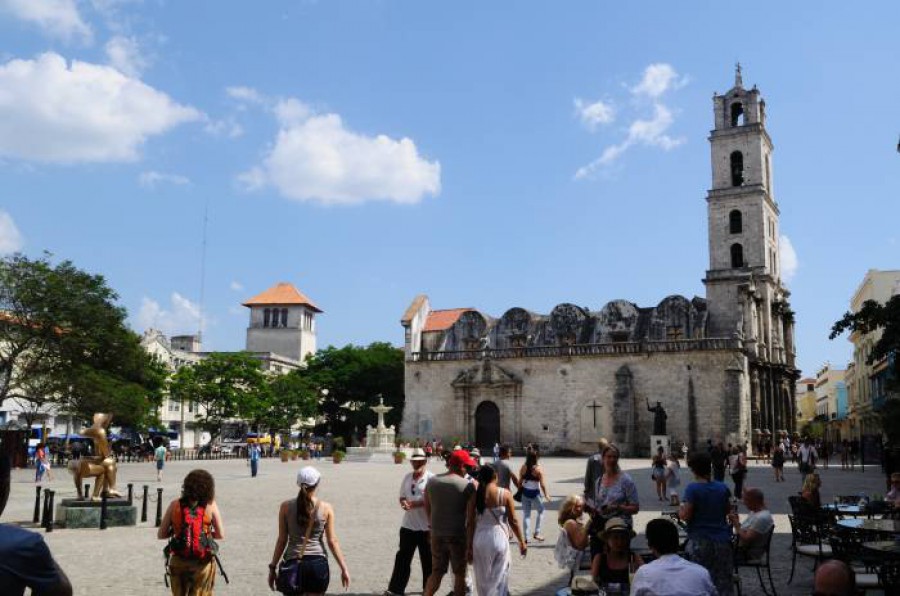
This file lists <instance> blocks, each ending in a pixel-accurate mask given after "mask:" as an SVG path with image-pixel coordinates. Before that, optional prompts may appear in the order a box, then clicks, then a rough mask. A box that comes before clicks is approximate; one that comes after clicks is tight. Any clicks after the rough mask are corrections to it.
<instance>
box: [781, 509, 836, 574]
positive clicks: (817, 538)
mask: <svg viewBox="0 0 900 596" xmlns="http://www.w3.org/2000/svg"><path fill="white" fill-rule="evenodd" d="M788 521H790V522H791V538H792V541H791V551H792V555H793V556H792V557H791V576H790V577H789V578H788V583H791V582H792V581H793V580H794V568H795V566H796V564H797V555H800V556H803V557H811V558H812V559H813V571H815V569H816V568H817V567H818V566H819V562H820V561H824V560H825V559H828V558H831V556H832V551H831V545H830V544H828V542H827V541H828V536H825V534H826V532H824V531H823V530H822V526H821V525H820V524H819V523H818V522H817V521H816V519H815V518H812V517H809V516H806V515H796V516H795V515H788Z"/></svg>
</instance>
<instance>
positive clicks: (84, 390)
mask: <svg viewBox="0 0 900 596" xmlns="http://www.w3.org/2000/svg"><path fill="white" fill-rule="evenodd" d="M117 299H118V296H117V295H116V293H115V292H114V291H113V290H112V289H111V288H110V287H109V286H108V285H107V284H106V280H105V279H104V278H103V276H100V275H93V274H90V273H87V272H85V271H82V270H80V269H78V268H77V267H75V266H74V265H73V264H72V263H71V262H70V261H63V262H61V263H58V264H53V263H52V262H51V260H50V255H49V254H44V255H43V257H42V258H40V259H34V260H32V259H29V258H27V257H25V256H24V255H21V254H14V255H11V256H8V257H5V258H3V259H0V400H2V399H5V398H12V399H14V400H15V401H16V402H18V403H19V404H20V405H21V406H22V407H23V409H24V410H25V412H26V418H28V417H29V416H31V417H32V418H33V417H34V416H35V415H36V414H37V413H38V412H40V411H43V410H45V409H46V407H47V406H49V405H51V404H52V405H55V406H57V407H59V408H60V409H62V410H63V411H70V412H73V413H74V414H75V415H77V416H79V417H81V418H84V419H89V418H90V417H91V415H92V414H93V413H94V412H95V411H98V410H108V411H111V412H112V413H113V414H115V415H116V418H117V420H118V422H119V423H126V424H139V423H140V422H141V421H143V420H145V419H146V417H147V416H148V415H149V414H150V412H151V410H152V409H153V406H154V405H156V404H158V403H159V400H160V398H161V392H160V389H161V385H162V379H163V377H162V370H161V368H160V367H159V366H158V365H157V364H155V363H154V361H153V359H152V358H150V357H149V356H148V355H147V354H146V353H145V352H144V351H143V350H142V349H141V346H140V340H139V338H138V337H137V335H135V334H134V333H133V332H132V331H130V330H129V329H128V328H127V327H126V325H125V317H126V313H125V310H124V309H123V308H122V307H121V306H118V305H117V304H116V300H117ZM93 408H97V409H93ZM92 409H93V410H92ZM29 423H31V420H29Z"/></svg>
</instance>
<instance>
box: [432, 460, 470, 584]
mask: <svg viewBox="0 0 900 596" xmlns="http://www.w3.org/2000/svg"><path fill="white" fill-rule="evenodd" d="M474 465H475V462H474V461H473V460H472V457H471V456H470V455H469V453H468V451H465V450H464V449H456V450H454V451H453V452H452V453H450V456H449V457H448V458H447V472H446V473H445V474H438V475H437V476H434V477H432V478H431V479H430V480H429V481H428V484H427V485H426V486H425V512H426V513H427V515H428V519H429V520H430V521H431V576H430V577H429V578H428V583H427V584H426V586H425V596H434V594H435V592H437V591H438V589H440V587H441V581H442V580H443V579H444V575H446V574H447V570H448V568H449V569H450V570H452V572H453V594H454V596H464V594H465V592H466V511H467V507H468V504H469V497H470V496H471V495H472V493H473V492H475V486H474V485H473V484H472V483H471V482H469V481H468V480H466V479H465V475H466V468H467V467H470V466H474Z"/></svg>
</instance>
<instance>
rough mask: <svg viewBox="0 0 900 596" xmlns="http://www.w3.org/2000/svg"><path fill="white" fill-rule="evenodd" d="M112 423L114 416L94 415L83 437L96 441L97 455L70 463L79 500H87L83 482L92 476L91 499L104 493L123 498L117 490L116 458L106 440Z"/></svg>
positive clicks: (95, 450) (82, 432)
mask: <svg viewBox="0 0 900 596" xmlns="http://www.w3.org/2000/svg"><path fill="white" fill-rule="evenodd" d="M110 422H112V414H100V413H97V414H94V424H93V426H90V427H88V428H86V429H84V430H83V431H81V434H82V436H85V437H89V438H91V439H93V441H94V453H96V455H90V456H82V457H81V459H77V460H74V459H73V460H72V461H70V462H69V472H71V473H72V474H73V475H74V476H75V488H76V489H77V490H78V498H79V499H87V498H88V496H87V494H84V495H82V494H81V490H82V488H81V487H82V481H83V480H84V479H85V478H90V477H91V476H94V477H96V480H94V494H93V495H92V496H91V499H93V500H95V501H96V500H97V499H99V498H100V495H101V494H102V493H103V491H106V492H107V494H108V496H110V497H121V496H122V493H120V492H119V491H117V490H116V458H115V456H114V455H113V454H112V452H111V451H110V449H109V442H108V441H107V440H106V428H107V427H108V426H109V423H110Z"/></svg>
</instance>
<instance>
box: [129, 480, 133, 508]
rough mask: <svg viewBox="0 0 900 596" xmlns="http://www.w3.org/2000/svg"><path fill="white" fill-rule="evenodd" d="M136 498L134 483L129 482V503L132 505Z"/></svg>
mask: <svg viewBox="0 0 900 596" xmlns="http://www.w3.org/2000/svg"><path fill="white" fill-rule="evenodd" d="M133 500H134V485H133V484H132V483H130V482H129V483H128V504H129V505H131V504H132V502H133Z"/></svg>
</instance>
